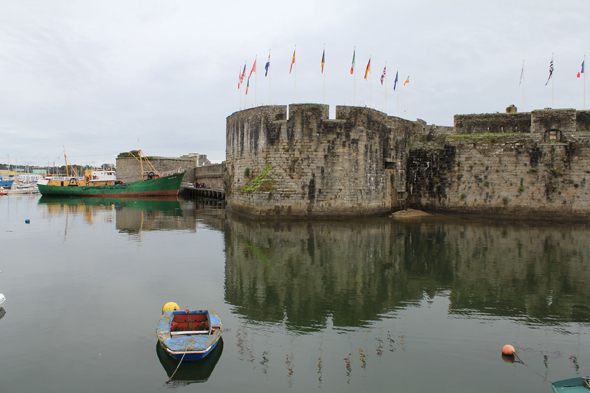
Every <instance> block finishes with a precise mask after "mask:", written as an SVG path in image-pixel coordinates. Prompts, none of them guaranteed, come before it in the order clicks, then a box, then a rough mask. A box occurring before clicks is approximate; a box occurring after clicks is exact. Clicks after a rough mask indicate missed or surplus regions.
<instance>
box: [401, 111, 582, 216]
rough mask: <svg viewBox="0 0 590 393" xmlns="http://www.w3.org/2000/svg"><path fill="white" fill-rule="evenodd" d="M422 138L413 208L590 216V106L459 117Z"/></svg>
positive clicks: (416, 149) (411, 187)
mask: <svg viewBox="0 0 590 393" xmlns="http://www.w3.org/2000/svg"><path fill="white" fill-rule="evenodd" d="M454 125H455V127H454V131H453V133H451V134H446V135H444V134H429V135H423V136H421V138H420V140H419V141H417V142H416V143H415V144H414V145H413V146H412V149H411V152H410V157H409V162H408V179H407V181H408V191H409V192H408V195H409V196H408V201H407V206H409V207H413V208H419V209H424V210H428V211H440V212H456V213H474V214H481V215H494V216H511V217H514V216H522V217H528V218H566V219H584V220H586V219H588V218H590V184H588V183H589V182H590V111H576V110H574V109H555V110H553V109H545V110H539V111H533V112H530V113H506V114H482V115H457V116H455V119H454Z"/></svg>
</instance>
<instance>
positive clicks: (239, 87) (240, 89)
mask: <svg viewBox="0 0 590 393" xmlns="http://www.w3.org/2000/svg"><path fill="white" fill-rule="evenodd" d="M239 71H240V72H239V75H240V79H241V77H242V67H240V69H239ZM238 95H239V96H240V110H242V82H240V83H238Z"/></svg>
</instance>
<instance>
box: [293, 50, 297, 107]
mask: <svg viewBox="0 0 590 393" xmlns="http://www.w3.org/2000/svg"><path fill="white" fill-rule="evenodd" d="M296 54H297V45H295V49H294V50H293V58H294V60H295V61H294V62H293V65H294V66H295V101H294V102H293V103H294V104H296V103H297V60H296V59H295V56H296Z"/></svg>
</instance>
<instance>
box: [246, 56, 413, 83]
mask: <svg viewBox="0 0 590 393" xmlns="http://www.w3.org/2000/svg"><path fill="white" fill-rule="evenodd" d="M296 52H297V49H295V50H294V51H293V58H292V59H291V66H290V68H289V74H291V72H292V71H293V65H295V56H296ZM355 61H356V50H354V51H353V53H352V64H351V66H350V73H351V74H354V67H355ZM324 64H326V50H325V49H324V51H323V53H322V61H321V63H320V66H321V69H322V74H323V73H324ZM269 69H270V53H269V54H268V60H267V61H266V65H265V66H264V76H265V77H266V76H268V70H269ZM254 72H256V60H254V64H253V65H252V70H250V74H249V75H248V79H247V80H246V94H248V88H249V86H250V77H251V76H252V73H254ZM369 72H371V58H370V57H369V62H368V63H367V67H366V69H365V76H364V79H365V80H367V76H368V75H369ZM386 74H387V66H385V67H383V73H382V74H381V78H380V81H381V85H382V86H383V83H384V82H385V77H386ZM245 77H246V64H244V69H243V70H242V71H241V72H240V73H239V74H238V89H240V87H241V86H242V84H243V83H244V79H245ZM398 77H399V71H396V73H395V80H394V82H393V90H394V91H395V90H396V88H397V83H398V80H399V79H398ZM408 83H410V76H409V75H408V77H407V78H406V80H405V82H404V86H405V85H407V84H408Z"/></svg>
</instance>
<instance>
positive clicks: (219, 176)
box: [194, 164, 225, 189]
mask: <svg viewBox="0 0 590 393" xmlns="http://www.w3.org/2000/svg"><path fill="white" fill-rule="evenodd" d="M224 173H225V164H216V165H205V166H200V167H198V168H195V180H194V181H196V182H197V183H205V184H206V185H207V187H209V188H221V189H224V188H225V184H224V182H223V174H224Z"/></svg>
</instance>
